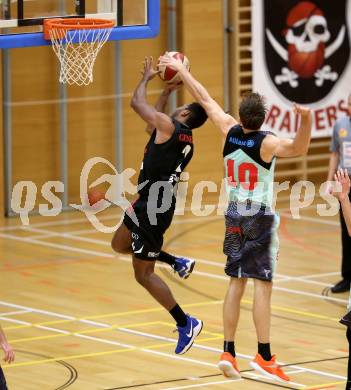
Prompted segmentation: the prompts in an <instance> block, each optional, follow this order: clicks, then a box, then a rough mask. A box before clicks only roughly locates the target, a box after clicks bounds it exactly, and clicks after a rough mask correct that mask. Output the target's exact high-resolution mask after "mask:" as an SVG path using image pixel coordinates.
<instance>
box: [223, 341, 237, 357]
mask: <svg viewBox="0 0 351 390" xmlns="http://www.w3.org/2000/svg"><path fill="white" fill-rule="evenodd" d="M223 351H224V352H229V353H230V354H232V356H233V357H235V356H236V355H235V344H234V341H224V343H223Z"/></svg>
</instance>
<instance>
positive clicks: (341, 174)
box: [333, 169, 351, 236]
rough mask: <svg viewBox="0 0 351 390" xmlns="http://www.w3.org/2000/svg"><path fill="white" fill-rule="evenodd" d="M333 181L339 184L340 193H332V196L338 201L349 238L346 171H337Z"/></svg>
mask: <svg viewBox="0 0 351 390" xmlns="http://www.w3.org/2000/svg"><path fill="white" fill-rule="evenodd" d="M334 180H335V181H336V182H337V183H339V184H340V187H341V191H340V192H336V191H334V192H333V195H334V196H336V197H337V198H338V199H339V202H340V205H341V209H342V213H343V215H344V219H345V223H346V226H347V231H348V233H349V236H351V204H350V200H349V192H350V186H351V183H350V177H349V174H348V171H347V169H344V170H342V169H339V170H338V171H337V172H336V173H335V175H334Z"/></svg>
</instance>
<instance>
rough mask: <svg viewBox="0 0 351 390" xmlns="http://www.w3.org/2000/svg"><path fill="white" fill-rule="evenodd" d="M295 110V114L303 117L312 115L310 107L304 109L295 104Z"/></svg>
mask: <svg viewBox="0 0 351 390" xmlns="http://www.w3.org/2000/svg"><path fill="white" fill-rule="evenodd" d="M293 110H294V113H295V114H297V115H298V114H300V115H301V116H302V117H307V116H309V115H311V109H310V108H309V107H303V106H300V105H299V104H296V103H294V107H293Z"/></svg>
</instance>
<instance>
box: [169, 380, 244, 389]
mask: <svg viewBox="0 0 351 390" xmlns="http://www.w3.org/2000/svg"><path fill="white" fill-rule="evenodd" d="M242 380H243V378H241V379H227V380H222V381H216V382H207V383H199V384H196V385H187V386H178V387H165V390H182V389H191V388H195V387H204V386H209V385H211V386H213V385H219V384H223V383H230V382H240V381H242Z"/></svg>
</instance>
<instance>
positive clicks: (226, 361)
mask: <svg viewBox="0 0 351 390" xmlns="http://www.w3.org/2000/svg"><path fill="white" fill-rule="evenodd" d="M218 368H219V369H220V370H221V371H222V374H223V375H224V376H225V377H227V378H236V379H240V378H241V375H240V371H239V368H238V363H237V362H236V359H235V357H233V355H232V354H231V353H229V352H223V353H222V355H221V357H220V360H219V363H218Z"/></svg>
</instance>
